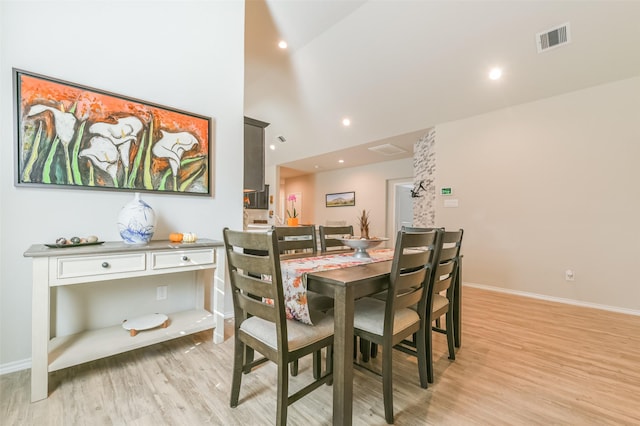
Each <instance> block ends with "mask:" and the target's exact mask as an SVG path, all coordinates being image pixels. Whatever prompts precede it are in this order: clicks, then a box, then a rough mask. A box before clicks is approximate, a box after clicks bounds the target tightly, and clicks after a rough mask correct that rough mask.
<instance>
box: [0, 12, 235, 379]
mask: <svg viewBox="0 0 640 426" xmlns="http://www.w3.org/2000/svg"><path fill="white" fill-rule="evenodd" d="M0 8H1V9H0V24H1V25H0V28H1V29H0V43H1V49H0V52H1V53H0V94H1V96H0V138H1V140H2V141H3V143H2V144H1V147H0V156H1V157H0V161H1V162H2V167H1V168H0V176H1V183H0V191H1V193H0V200H1V203H2V205H1V218H0V235H1V236H2V238H1V242H0V256H1V257H0V262H1V271H0V277H1V282H0V321H1V323H0V342H1V345H0V367H1V366H7V365H9V364H16V363H20V362H25V360H27V361H28V359H29V358H30V356H31V339H30V336H31V261H30V259H27V258H24V257H23V255H22V254H23V252H24V251H25V250H26V249H27V248H28V247H29V246H30V245H31V244H35V243H45V242H52V241H54V240H55V238H56V237H58V236H72V235H80V236H85V235H91V234H95V235H98V236H99V237H100V239H103V240H119V239H120V237H119V235H118V231H117V227H116V218H117V216H118V212H119V210H120V208H121V207H122V206H123V205H124V204H125V203H126V202H128V201H129V200H130V199H131V198H132V194H131V193H127V192H110V191H109V192H105V191H90V190H65V189H57V188H46V189H41V188H26V187H15V186H14V184H13V176H14V157H15V148H14V144H15V141H14V136H13V121H14V117H13V100H12V99H13V97H12V72H11V68H12V67H16V68H21V69H24V70H27V71H31V72H35V73H39V74H44V75H48V76H51V77H56V78H60V79H64V80H67V81H71V82H76V83H79V84H82V85H86V86H90V87H96V88H99V89H104V90H107V91H111V92H115V93H120V94H125V95H128V96H131V97H134V98H138V99H142V100H146V101H150V102H154V103H158V104H161V105H167V106H171V107H174V108H178V109H183V110H186V111H191V112H195V113H198V114H202V115H205V116H210V117H212V118H213V129H212V130H213V138H212V178H213V191H214V194H213V196H211V197H193V196H172V195H167V194H143V198H144V199H145V200H146V201H147V202H148V203H149V204H150V205H151V206H152V207H153V208H154V210H155V211H156V214H157V215H158V216H159V226H158V229H157V230H156V234H155V236H154V239H166V238H167V236H168V234H169V232H171V231H174V230H183V231H186V230H189V231H191V232H195V233H197V234H198V235H199V236H201V237H209V238H215V239H221V238H222V228H223V227H224V226H230V227H234V228H236V229H240V228H241V226H242V196H241V194H242V191H241V190H242V166H241V165H242V155H243V152H242V138H243V84H244V82H243V80H244V79H243V66H244V65H243V63H244V3H243V2H242V1H240V0H235V1H231V0H230V1H216V2H213V1H211V2H202V1H157V2H152V1H128V2H122V1H93V0H92V1H84V2H69V1H55V0H50V1H43V2H35V1H29V2H23V1H3V2H2V3H1V5H0Z"/></svg>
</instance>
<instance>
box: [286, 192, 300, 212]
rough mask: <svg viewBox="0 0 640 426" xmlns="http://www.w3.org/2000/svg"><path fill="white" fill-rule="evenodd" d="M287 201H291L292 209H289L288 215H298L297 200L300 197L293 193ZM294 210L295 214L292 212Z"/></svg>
mask: <svg viewBox="0 0 640 426" xmlns="http://www.w3.org/2000/svg"><path fill="white" fill-rule="evenodd" d="M287 201H291V211H289V210H287V216H289V217H298V212H297V211H296V204H295V203H296V201H298V199H297V198H296V195H295V194H291V195H289V196H288V197H287ZM291 212H293V214H292V213H291Z"/></svg>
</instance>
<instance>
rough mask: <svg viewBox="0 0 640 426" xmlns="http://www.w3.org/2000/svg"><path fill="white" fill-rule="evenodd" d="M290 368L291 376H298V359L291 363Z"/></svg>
mask: <svg viewBox="0 0 640 426" xmlns="http://www.w3.org/2000/svg"><path fill="white" fill-rule="evenodd" d="M289 369H290V370H291V376H297V375H298V360H297V359H296V360H295V361H291V362H290V363H289Z"/></svg>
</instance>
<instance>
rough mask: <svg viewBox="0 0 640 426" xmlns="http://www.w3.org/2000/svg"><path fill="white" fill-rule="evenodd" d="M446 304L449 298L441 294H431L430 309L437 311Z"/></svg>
mask: <svg viewBox="0 0 640 426" xmlns="http://www.w3.org/2000/svg"><path fill="white" fill-rule="evenodd" d="M448 304H449V299H447V298H446V297H444V296H443V295H441V294H434V295H433V309H432V312H438V311H440V310H441V309H442V308H445V307H446V306H447V305H448ZM445 312H446V310H445Z"/></svg>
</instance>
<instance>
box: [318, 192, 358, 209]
mask: <svg viewBox="0 0 640 426" xmlns="http://www.w3.org/2000/svg"><path fill="white" fill-rule="evenodd" d="M355 205H356V193H355V191H346V192H334V193H331V194H325V207H353V206H355Z"/></svg>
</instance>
